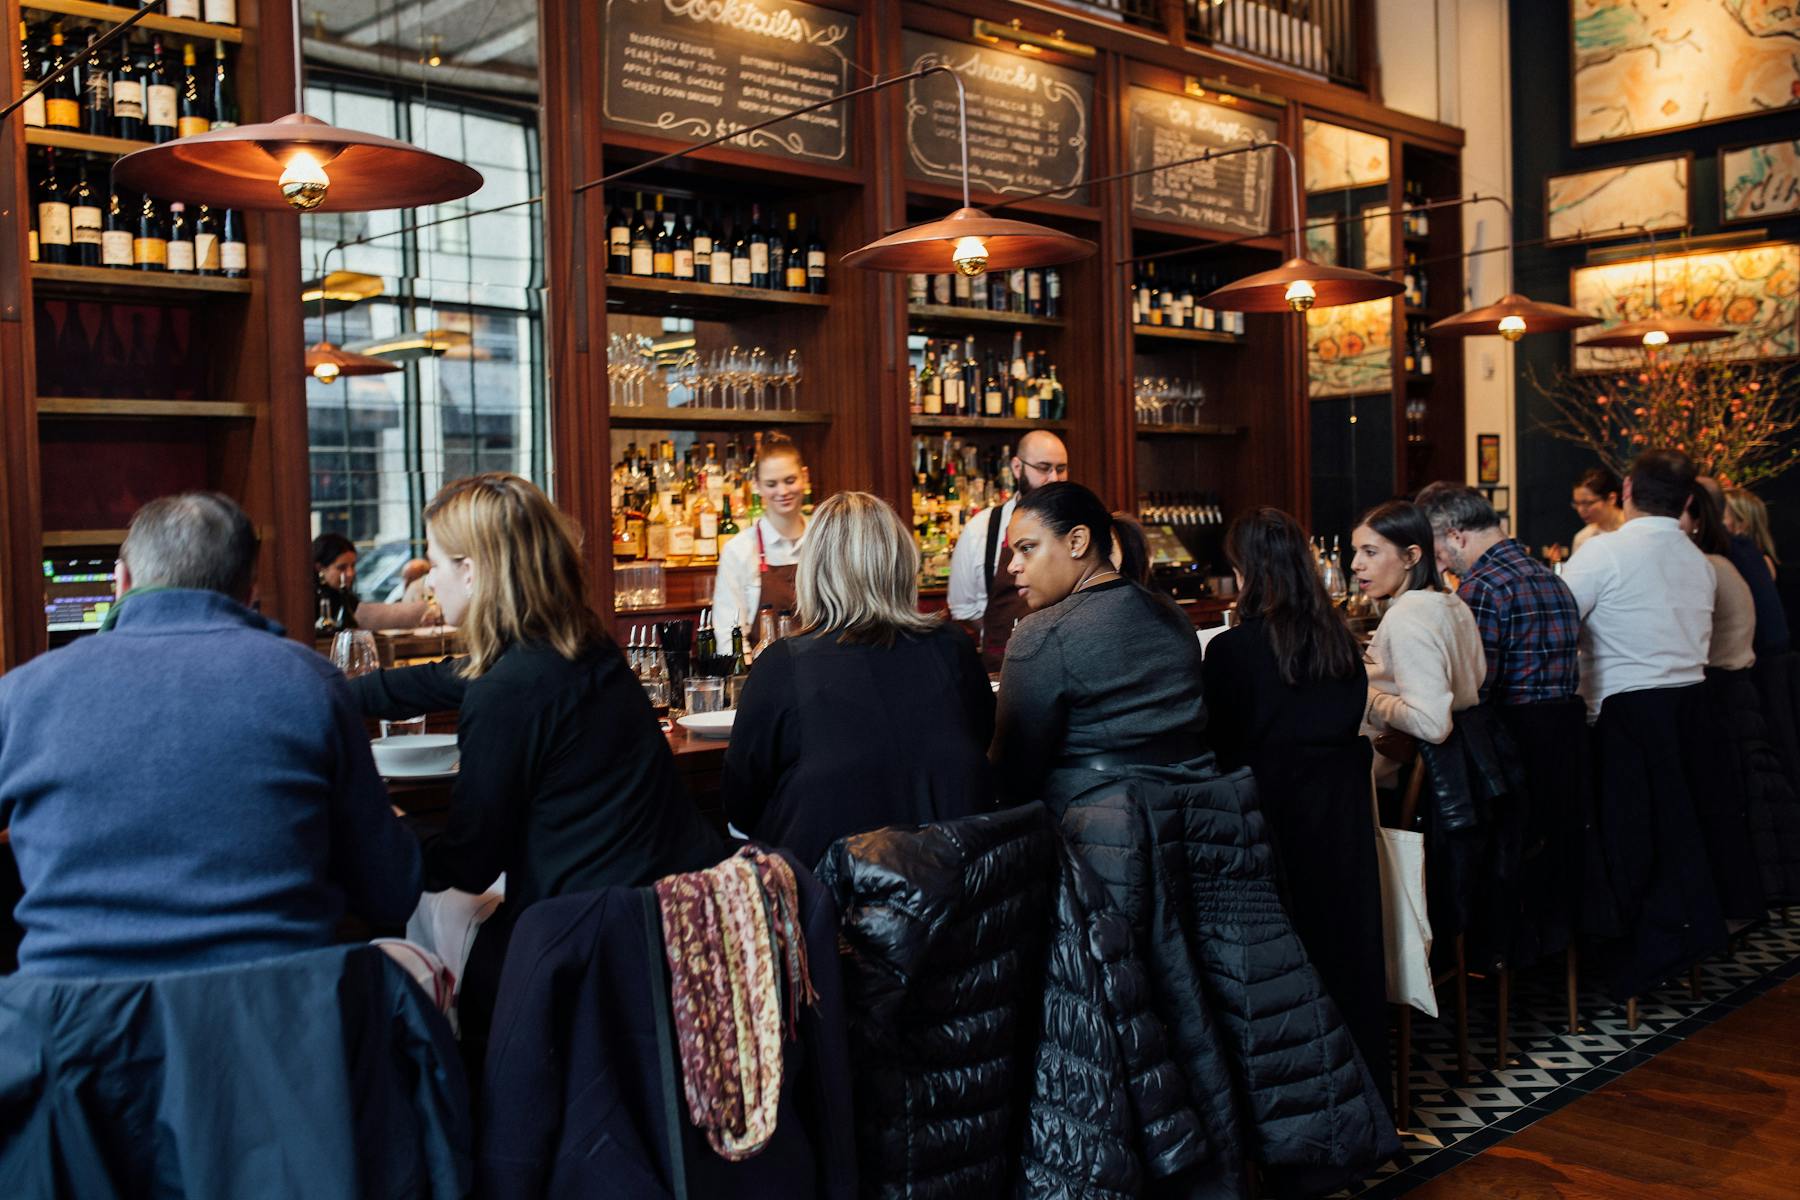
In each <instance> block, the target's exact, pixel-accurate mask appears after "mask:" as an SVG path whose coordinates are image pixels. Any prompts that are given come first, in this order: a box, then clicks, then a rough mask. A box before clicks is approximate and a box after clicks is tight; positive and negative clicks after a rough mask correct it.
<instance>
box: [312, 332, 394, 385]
mask: <svg viewBox="0 0 1800 1200" xmlns="http://www.w3.org/2000/svg"><path fill="white" fill-rule="evenodd" d="M399 369H400V364H399V363H392V362H389V361H388V360H387V359H385V358H375V357H374V356H372V355H368V354H358V353H357V352H356V351H354V350H345V349H343V348H342V347H340V346H338V345H335V344H334V343H332V342H314V343H313V344H312V345H310V346H308V347H307V348H306V373H307V374H308V375H310V376H311V377H312V378H314V379H317V380H318V381H319V382H320V383H334V382H336V381H337V379H338V377H339V376H341V375H386V374H389V373H390V372H393V371H398V370H399Z"/></svg>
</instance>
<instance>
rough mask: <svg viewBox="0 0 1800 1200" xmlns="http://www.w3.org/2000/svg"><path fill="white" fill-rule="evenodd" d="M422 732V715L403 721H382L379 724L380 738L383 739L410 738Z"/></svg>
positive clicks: (423, 719)
mask: <svg viewBox="0 0 1800 1200" xmlns="http://www.w3.org/2000/svg"><path fill="white" fill-rule="evenodd" d="M424 732H425V714H424V713H420V714H419V715H418V716H416V717H408V718H406V719H405V720H404V721H383V722H382V723H381V736H382V737H384V738H391V737H411V736H413V735H414V734H420V733H424Z"/></svg>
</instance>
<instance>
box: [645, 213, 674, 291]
mask: <svg viewBox="0 0 1800 1200" xmlns="http://www.w3.org/2000/svg"><path fill="white" fill-rule="evenodd" d="M650 274H651V275H653V276H655V277H656V278H657V279H673V278H675V242H674V239H672V238H671V237H670V236H669V222H668V218H667V217H665V216H664V215H663V198H662V193H661V192H658V193H656V211H655V213H653V214H652V215H651V217H650Z"/></svg>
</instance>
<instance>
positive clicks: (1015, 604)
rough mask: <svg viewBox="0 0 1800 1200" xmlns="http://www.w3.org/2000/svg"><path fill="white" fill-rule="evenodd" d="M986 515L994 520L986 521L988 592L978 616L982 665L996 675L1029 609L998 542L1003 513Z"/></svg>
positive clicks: (1004, 546) (1003, 547)
mask: <svg viewBox="0 0 1800 1200" xmlns="http://www.w3.org/2000/svg"><path fill="white" fill-rule="evenodd" d="M988 511H990V512H991V513H993V516H991V517H989V518H988V531H987V557H986V558H985V559H984V560H983V561H984V562H985V564H986V567H987V580H988V589H987V608H986V609H984V610H983V611H982V614H981V663H982V665H983V666H985V667H986V668H987V669H988V670H989V671H998V670H999V669H1000V665H1001V664H1002V663H1003V662H1005V661H1006V641H1007V639H1008V638H1010V637H1011V636H1012V629H1013V623H1014V622H1015V621H1017V620H1018V619H1019V618H1020V617H1023V616H1025V615H1026V614H1027V613H1029V612H1030V611H1031V606H1030V605H1029V604H1027V603H1025V598H1024V597H1023V596H1021V595H1019V589H1018V587H1017V586H1016V585H1014V583H1013V577H1012V572H1011V571H1010V570H1008V569H1007V568H1009V567H1011V566H1012V547H1011V546H1010V545H1007V544H1006V543H1005V542H1004V541H1003V540H1002V538H1001V534H1002V533H1003V532H1004V531H1003V530H1002V529H1001V528H1000V514H1001V512H1002V511H1003V509H1002V508H993V509H990V510H988Z"/></svg>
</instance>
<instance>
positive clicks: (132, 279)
mask: <svg viewBox="0 0 1800 1200" xmlns="http://www.w3.org/2000/svg"><path fill="white" fill-rule="evenodd" d="M31 282H32V285H33V287H34V288H36V289H37V290H38V291H41V292H43V293H45V294H47V295H49V294H63V295H68V294H77V295H95V294H99V295H107V294H112V295H140V296H157V297H163V298H168V297H171V296H173V297H192V296H207V295H212V296H248V295H249V294H250V281H249V280H248V279H226V278H224V277H223V276H218V275H175V274H171V273H169V272H168V271H132V270H127V269H125V268H124V267H75V266H67V265H64V264H61V263H41V262H40V263H32V264H31Z"/></svg>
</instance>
